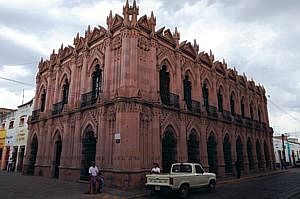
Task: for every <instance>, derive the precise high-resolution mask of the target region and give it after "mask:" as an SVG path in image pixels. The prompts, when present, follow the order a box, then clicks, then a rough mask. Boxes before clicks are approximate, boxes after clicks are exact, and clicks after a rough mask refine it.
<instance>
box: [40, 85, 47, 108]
mask: <svg viewBox="0 0 300 199" xmlns="http://www.w3.org/2000/svg"><path fill="white" fill-rule="evenodd" d="M45 105H46V90H45V89H44V90H43V94H42V96H41V112H44V110H45Z"/></svg>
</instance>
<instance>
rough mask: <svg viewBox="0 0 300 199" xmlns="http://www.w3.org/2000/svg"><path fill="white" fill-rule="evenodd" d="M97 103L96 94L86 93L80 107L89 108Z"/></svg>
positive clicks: (82, 96) (82, 97)
mask: <svg viewBox="0 0 300 199" xmlns="http://www.w3.org/2000/svg"><path fill="white" fill-rule="evenodd" d="M96 102H97V96H96V95H95V92H93V91H91V92H88V93H84V94H82V95H81V103H80V107H81V108H83V107H87V106H91V105H93V104H95V103H96Z"/></svg>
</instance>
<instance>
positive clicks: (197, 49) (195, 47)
mask: <svg viewBox="0 0 300 199" xmlns="http://www.w3.org/2000/svg"><path fill="white" fill-rule="evenodd" d="M193 48H194V50H195V52H196V54H198V52H199V45H198V44H197V41H196V39H194V46H193Z"/></svg>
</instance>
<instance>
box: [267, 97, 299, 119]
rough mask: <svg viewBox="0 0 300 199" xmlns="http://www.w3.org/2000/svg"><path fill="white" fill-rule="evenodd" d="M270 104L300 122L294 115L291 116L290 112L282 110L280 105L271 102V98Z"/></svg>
mask: <svg viewBox="0 0 300 199" xmlns="http://www.w3.org/2000/svg"><path fill="white" fill-rule="evenodd" d="M269 102H271V104H273V105H274V106H275V107H276V108H277V109H279V110H280V111H281V112H284V113H285V114H287V115H288V116H289V117H290V118H292V119H294V120H296V121H298V122H300V120H299V119H298V118H296V117H294V116H293V115H291V114H290V113H289V112H287V111H286V110H284V109H282V108H281V107H280V106H279V105H277V104H275V103H274V102H272V100H270V98H269Z"/></svg>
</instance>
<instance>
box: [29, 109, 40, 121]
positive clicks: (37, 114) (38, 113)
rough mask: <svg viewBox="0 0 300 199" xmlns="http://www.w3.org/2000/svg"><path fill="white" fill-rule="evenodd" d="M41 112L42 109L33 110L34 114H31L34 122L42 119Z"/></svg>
mask: <svg viewBox="0 0 300 199" xmlns="http://www.w3.org/2000/svg"><path fill="white" fill-rule="evenodd" d="M40 112H41V110H40V109H38V110H34V111H32V115H31V121H32V122H34V121H37V120H39V119H40Z"/></svg>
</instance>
